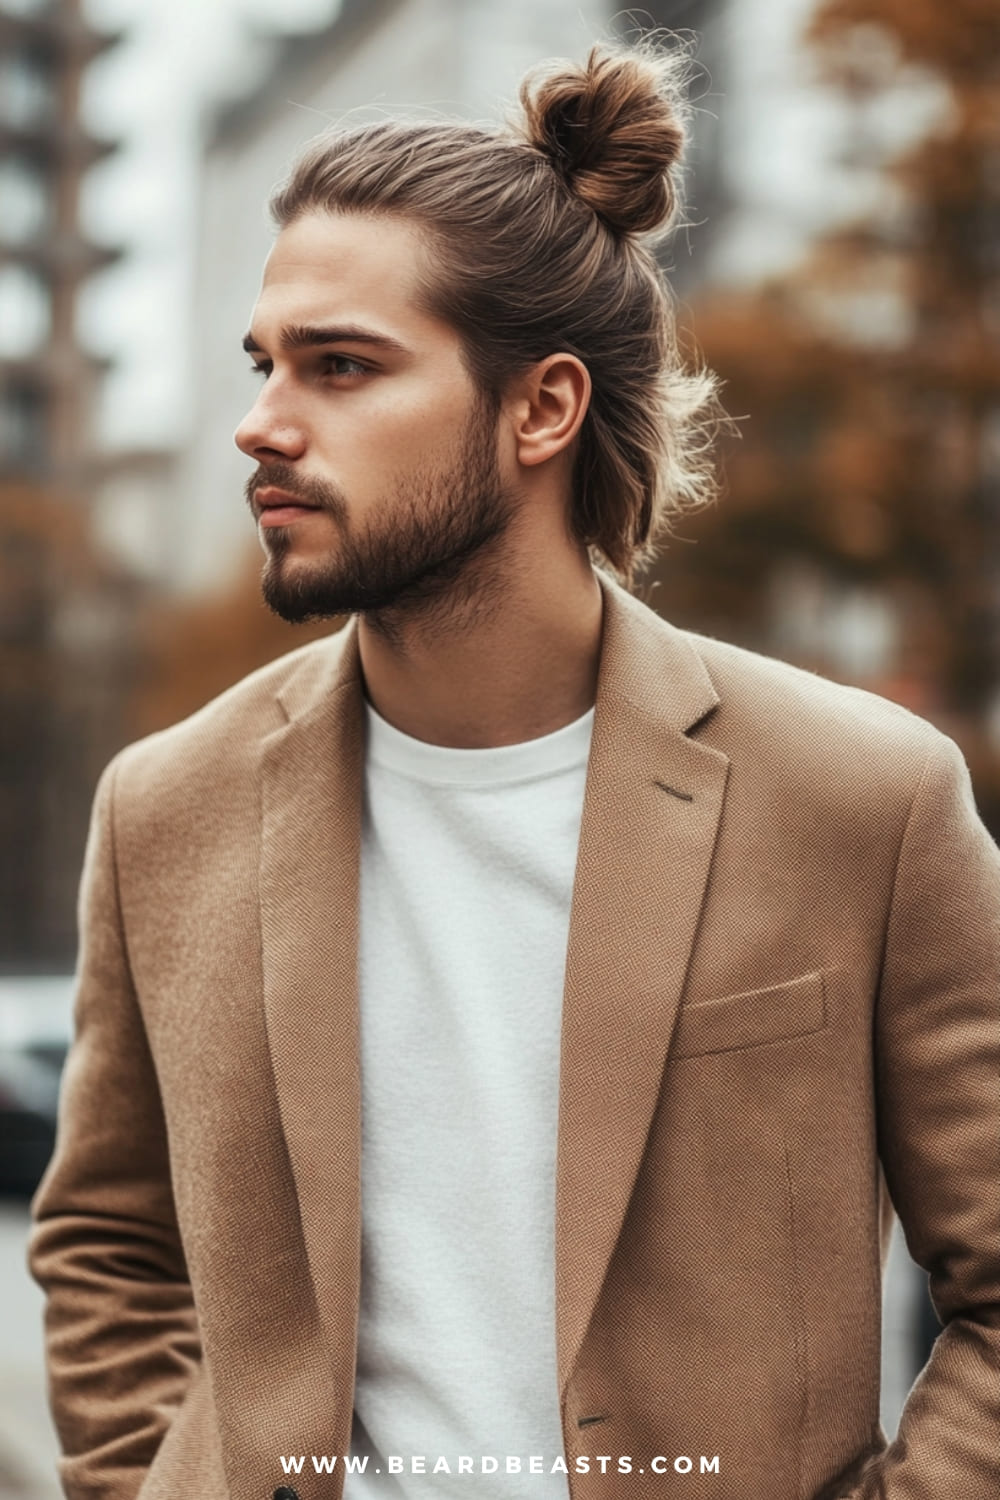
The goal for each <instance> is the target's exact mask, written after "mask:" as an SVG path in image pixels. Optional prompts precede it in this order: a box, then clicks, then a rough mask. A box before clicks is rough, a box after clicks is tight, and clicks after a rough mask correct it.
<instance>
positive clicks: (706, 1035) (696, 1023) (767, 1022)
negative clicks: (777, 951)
mask: <svg viewBox="0 0 1000 1500" xmlns="http://www.w3.org/2000/svg"><path fill="white" fill-rule="evenodd" d="M825 1025H826V995H825V992H824V987H823V972H822V970H821V969H816V970H814V971H813V972H812V973H810V974H800V975H799V976H798V978H796V979H786V980H784V982H783V983H781V984H769V985H767V986H766V987H765V988H764V989H759V990H743V991H741V992H740V993H739V994H738V995H724V996H722V997H721V999H718V1000H698V1001H695V1003H694V1004H693V1005H682V1006H681V1009H680V1014H679V1016H678V1019H677V1025H676V1027H675V1029H674V1036H673V1041H672V1042H671V1044H670V1052H669V1054H668V1055H669V1057H670V1058H671V1059H674V1058H680V1057H702V1056H704V1055H706V1054H707V1053H711V1052H732V1051H735V1050H737V1049H738V1048H742V1047H759V1046H762V1045H763V1044H764V1043H765V1042H781V1041H786V1040H788V1039H789V1038H791V1037H796V1036H806V1035H808V1034H809V1032H811V1031H819V1030H821V1028H822V1027H823V1026H825Z"/></svg>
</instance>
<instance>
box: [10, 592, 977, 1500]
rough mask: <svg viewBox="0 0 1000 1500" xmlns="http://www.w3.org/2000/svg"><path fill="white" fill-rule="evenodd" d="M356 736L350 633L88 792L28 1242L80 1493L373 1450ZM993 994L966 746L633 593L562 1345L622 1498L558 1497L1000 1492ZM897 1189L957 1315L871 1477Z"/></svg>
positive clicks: (820, 1499)
mask: <svg viewBox="0 0 1000 1500" xmlns="http://www.w3.org/2000/svg"><path fill="white" fill-rule="evenodd" d="M362 727H363V700H362V694H361V687H360V677H359V666H358V655H357V640H356V634H355V632H354V630H353V629H351V628H348V629H347V630H346V631H344V632H343V633H341V634H340V635H339V636H337V637H336V638H333V639H331V640H328V641H324V642H320V643H316V644H312V645H309V646H306V647H305V648H303V649H302V650H300V651H298V652H295V653H293V654H292V655H290V656H288V657H286V658H284V659H283V660H281V661H280V662H277V663H275V664H273V665H272V666H269V667H267V668H266V669H264V670H263V671H261V672H259V673H256V674H255V675H254V676H252V677H250V678H248V679H247V680H246V681H245V682H243V683H241V684H240V685H239V686H238V687H236V688H234V689H233V690H232V691H230V692H229V693H227V694H225V695H224V696H223V697H222V698H220V699H218V700H217V701H216V702H214V703H213V704H211V705H209V707H207V708H206V709H205V710H203V711H202V712H201V713H199V714H197V715H195V716H194V717H193V718H192V719H190V720H188V721H186V722H185V723H183V724H181V725H178V726H177V727H176V728H174V729H172V730H169V731H167V732H165V733H163V734H160V735H157V736H154V737H153V738H152V739H149V740H146V741H144V742H142V743H141V744H139V745H136V746H133V747H132V748H130V749H129V750H127V751H125V752H124V753H123V754H122V755H121V756H119V757H118V758H117V760H116V761H115V762H114V763H113V764H112V766H111V768H110V769H109V771H108V772H107V773H106V775H105V777H104V779H103V781H102V783H101V786H100V788H99V792H98V796H97V800H96V804H95V810H94V819H93V824H92V832H91V839H90V844H89V848H88V854H87V860H86V868H85V872H84V882H83V890H82V905H81V917H82V949H81V956H80V975H79V987H78V995H77V1002H76V1021H77V1040H76V1042H75V1044H74V1047H73V1049H72V1052H71V1055H70V1059H69V1063H68V1067H67V1073H66V1079H65V1090H64V1097H63V1106H62V1120H61V1125H60V1131H59V1138H58V1143H57V1148H56V1154H55V1158H54V1160H53V1163H52V1165H51V1167H50V1169H49V1171H48V1173H47V1174H46V1177H45V1180H44V1182H43V1184H42V1187H41V1189H40V1191H39V1194H38V1196H37V1199H36V1203H35V1214H36V1218H37V1224H36V1227H35V1230H34V1235H33V1239H32V1245H31V1251H30V1255H31V1264H32V1268H33V1270H34V1273H35V1275H36V1277H37V1278H38V1280H39V1281H40V1282H41V1284H42V1285H43V1287H44V1288H45V1289H46V1291H47V1293H48V1313H47V1318H48V1349H49V1368H50V1380H51V1387H52V1395H53V1401H54V1408H55V1414H56V1420H57V1423H58V1426H59V1429H60V1432H61V1435H62V1441H63V1445H64V1449H65V1457H64V1459H63V1478H64V1484H65V1487H66V1491H67V1494H68V1495H69V1496H70V1497H71V1500H99V1497H100V1500H133V1497H135V1496H137V1495H140V1494H141V1496H142V1500H168V1497H169V1500H177V1497H178V1496H180V1495H184V1494H187V1493H189V1492H190V1493H196V1494H199V1495H203V1496H211V1497H213V1500H223V1497H231V1500H267V1497H268V1496H270V1494H271V1493H272V1491H273V1490H274V1488H275V1487H276V1486H277V1485H279V1484H281V1483H283V1482H285V1480H284V1475H283V1473H282V1470H281V1465H280V1458H279V1456H280V1455H287V1454H300V1455H307V1457H306V1467H305V1468H304V1470H303V1472H302V1474H301V1476H300V1477H298V1478H296V1479H295V1480H294V1485H295V1488H296V1490H297V1491H298V1493H299V1495H300V1496H301V1497H302V1500H336V1497H337V1496H338V1495H339V1493H340V1486H341V1473H342V1470H341V1466H340V1465H339V1463H338V1464H337V1465H336V1466H335V1468H334V1472H333V1473H332V1474H314V1473H310V1472H309V1468H310V1464H309V1457H308V1456H311V1455H314V1454H315V1455H323V1454H327V1455H332V1454H344V1453H346V1452H347V1451H348V1443H349V1437H350V1424H351V1405H352V1387H353V1376H354V1368H355V1353H356V1332H357V1312H358V1296H359V1265H360V1223H361V1219H360V1203H359V1180H360V1171H359V1162H360V1080H359V1066H358V1003H357V951H358V883H359V875H358V862H359V848H360V809H361V767H362V754H363V733H362ZM998 978H1000V857H998V853H997V850H996V848H995V846H994V844H993V843H992V841H991V840H990V838H989V836H988V835H987V833H986V831H985V830H984V828H983V827H982V825H981V823H980V822H979V820H978V818H977V816H976V813H975V808H974V805H973V800H972V794H971V789H970V785H969V779H968V775H967V773H966V770H965V767H964V765H963V763H962V760H961V756H960V755H959V753H958V752H957V750H956V749H955V747H954V745H952V744H951V742H950V741H948V740H947V739H945V738H944V737H943V736H941V735H940V734H938V733H937V732H936V731H935V730H934V729H932V728H931V727H930V726H929V725H927V724H925V723H923V722H922V721H920V720H919V719H916V718H914V717H913V716H912V715H910V714H908V713H906V712H905V711H903V710H902V709H899V708H896V707H894V706H892V705H890V704H888V703H885V702H883V701H881V700H879V699H877V698H874V697H872V696H870V695H868V694H865V693H862V692H858V691H856V690H852V689H849V688H844V687H840V686H836V685H833V684H831V683H828V682H825V681H823V680H821V679H820V678H817V677H814V676H812V675H810V674H807V673H804V672H799V671H796V670H795V669H793V668H791V667H788V666H786V665H784V664H782V663H778V662H774V661H770V660H767V659H765V658H763V657H760V656H756V655H754V654H753V653H750V652H747V651H742V650H738V649H736V648H734V647H731V646H727V645H723V644H721V643H719V642H716V641H711V640H707V639H703V638H698V637H695V636H692V635H689V634H687V633H685V632H683V631H678V630H676V629H674V628H672V627H671V626H669V625H667V624H665V623H664V622H662V621H661V620H659V619H657V618H656V617H655V616H654V615H653V614H652V613H651V612H650V611H649V610H648V609H646V608H645V607H644V606H643V605H641V604H639V603H637V602H636V601H634V600H631V599H629V598H628V597H627V596H626V595H624V594H623V593H622V592H621V591H620V590H618V589H617V588H615V587H614V586H612V585H605V617H604V633H603V640H602V648H601V661H600V672H599V678H598V689H597V701H596V707H595V717H594V731H593V741H592V747H591V756H590V762H589V766H588V773H587V785H586V792H585V797H584V810H583V821H582V824H581V831H580V844H579V854H578V863H577V870H576V877H575V882H574V889H573V905H572V912H571V919H570V932H569V940H568V951H567V967H566V984H565V989H564V995H563V1027H562V1038H561V1059H560V1084H559V1095H560V1097H559V1136H558V1146H557V1171H556V1245H555V1255H556V1265H555V1272H556V1332H557V1351H558V1371H559V1383H560V1400H561V1414H562V1421H563V1437H564V1443H565V1448H566V1453H567V1457H568V1459H569V1461H570V1465H571V1469H572V1468H573V1467H575V1465H576V1462H577V1459H578V1458H581V1457H586V1456H590V1455H599V1454H612V1455H619V1456H621V1455H628V1456H630V1457H631V1458H632V1460H633V1462H634V1465H635V1470H636V1471H635V1472H633V1473H631V1474H629V1475H624V1476H622V1475H618V1474H616V1473H615V1472H614V1470H613V1468H612V1469H611V1471H610V1472H609V1473H608V1474H607V1475H605V1476H602V1475H601V1473H600V1471H599V1468H598V1466H597V1465H596V1464H591V1466H590V1470H589V1472H588V1473H579V1474H578V1473H573V1472H571V1476H570V1489H571V1494H572V1496H573V1500H592V1497H593V1500H596V1497H598V1496H606V1497H611V1500H631V1497H633V1496H640V1497H641V1496H643V1495H646V1494H648V1495H650V1496H654V1495H655V1496H657V1497H668V1500H673V1497H681V1496H690V1495H691V1494H692V1492H693V1491H695V1490H696V1489H697V1490H699V1492H700V1490H701V1489H702V1488H705V1489H706V1491H707V1489H708V1488H709V1486H710V1488H711V1493H712V1494H713V1496H714V1497H715V1500H829V1497H840V1496H848V1497H850V1500H996V1496H997V1495H998V1494H1000V1444H998V1442H997V1430H998V1423H997V1415H998V1406H1000V1378H998V1371H1000V1326H998V1325H1000V1314H998V1309H1000V1188H998V1183H1000V1086H998V1078H1000V999H998ZM675 1038H677V1041H678V1043H679V1045H678V1047H677V1049H676V1050H675V1048H674V1039H675ZM880 1161H881V1166H882V1169H883V1170H884V1176H885V1180H886V1182H887V1183H888V1187H889V1190H890V1191H891V1193H892V1196H893V1199H894V1201H895V1203H896V1205H897V1208H898V1210H899V1214H900V1218H901V1220H902V1223H903V1226H904V1229H905V1231H906V1235H907V1239H908V1242H909V1245H910V1248H911V1250H912V1252H913V1254H914V1255H915V1256H916V1258H917V1259H918V1260H919V1261H920V1262H921V1263H922V1264H923V1265H924V1266H925V1267H926V1268H927V1270H928V1271H929V1273H930V1276H931V1288H932V1292H933V1295H934V1298H935V1301H936V1305H937V1307H938V1309H939V1312H940V1313H941V1316H942V1318H943V1319H944V1320H945V1323H946V1327H945V1329H944V1332H943V1333H942V1335H941V1337H940V1338H939V1340H938V1342H937V1345H936V1347H935V1351H934V1355H933V1358H932V1360H931V1362H930V1365H929V1367H928V1369H927V1371H926V1372H925V1374H924V1375H923V1376H922V1378H921V1380H920V1381H919V1382H918V1384H917V1386H916V1387H915V1389H914V1391H913V1393H912V1394H911V1397H910V1400H909V1402H908V1404H907V1407H906V1410H905V1411H904V1414H903V1418H902V1421H901V1424H900V1429H899V1435H898V1437H897V1439H896V1441H895V1442H894V1443H893V1444H892V1445H891V1446H890V1447H889V1448H887V1449H886V1448H885V1447H884V1441H883V1439H882V1436H881V1434H880V1432H879V1429H878V1415H877V1414H878V1384H879V1312H880V1304H879V1274H880V1240H879V1229H880V1222H881V1220H882V1214H883V1210H884V1206H885V1205H884V1201H882V1200H881V1198H880V1186H879V1185H880V1175H879V1163H880ZM195 1366H197V1367H196V1368H195ZM650 1455H654V1456H661V1455H662V1456H666V1457H667V1459H668V1460H670V1461H672V1459H673V1457H674V1456H675V1455H676V1456H679V1457H683V1458H693V1461H694V1467H695V1470H697V1468H698V1462H699V1458H700V1457H701V1456H706V1457H712V1456H715V1455H718V1457H719V1472H718V1474H717V1475H712V1476H709V1477H706V1478H705V1479H704V1480H699V1479H698V1478H697V1477H693V1476H692V1475H690V1474H685V1473H682V1472H678V1471H677V1470H676V1469H674V1468H673V1467H672V1462H671V1463H670V1464H668V1467H667V1472H666V1473H664V1474H662V1475H653V1474H651V1473H650V1471H649V1459H650ZM640 1467H642V1468H643V1469H644V1471H645V1472H644V1473H642V1474H640V1473H639V1472H638V1469H639V1468H640ZM473 1493H474V1487H473V1485H472V1483H471V1482H470V1488H469V1494H470V1495H471V1494H473ZM529 1493H530V1491H529Z"/></svg>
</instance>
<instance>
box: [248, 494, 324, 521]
mask: <svg viewBox="0 0 1000 1500" xmlns="http://www.w3.org/2000/svg"><path fill="white" fill-rule="evenodd" d="M254 499H255V500H256V502H257V524H258V525H260V526H288V525H290V524H291V522H293V521H299V520H301V519H302V517H303V516H307V515H309V514H311V513H312V512H313V511H316V510H318V509H319V506H318V505H310V504H309V503H308V502H307V501H303V500H300V499H299V498H298V496H297V495H290V494H288V492H287V491H286V490H279V489H277V488H276V487H275V486H274V485H263V486H262V487H261V488H260V489H259V490H258V491H257V492H256V494H255V496H254Z"/></svg>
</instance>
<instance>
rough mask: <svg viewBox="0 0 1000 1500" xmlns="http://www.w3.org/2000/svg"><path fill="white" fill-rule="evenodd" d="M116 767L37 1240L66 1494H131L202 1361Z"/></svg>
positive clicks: (100, 827) (103, 809)
mask: <svg viewBox="0 0 1000 1500" xmlns="http://www.w3.org/2000/svg"><path fill="white" fill-rule="evenodd" d="M115 764H116V763H115V762H112V764H111V766H110V767H109V768H108V770H107V771H106V772H105V774H104V776H103V777H102V780H101V783H100V785H99V787H98V790H97V795H96V798H95V803H94V812H93V817H92V821H91V828H90V836H89V840H88V844H87V853H86V857H85V861H84V871H83V880H82V885H81V893H80V961H79V969H78V979H77V992H76V1002H75V1036H74V1041H73V1045H72V1047H71V1048H70V1053H69V1057H68V1059H67V1063H66V1069H65V1073H64V1076H63V1084H62V1094H61V1099H60V1111H59V1127H58V1133H57V1141H56V1149H55V1153H54V1156H53V1159H52V1162H51V1163H50V1165H49V1168H48V1171H47V1173H46V1175H45V1177H44V1178H43V1180H42V1183H41V1186H40V1188H39V1190H38V1192H37V1194H36V1196H35V1200H34V1203H33V1206H32V1211H33V1217H34V1227H33V1230H32V1235H31V1240H30V1244H29V1252H28V1258H29V1265H30V1268H31V1271H32V1274H33V1275H34V1277H35V1279H36V1280H37V1281H38V1282H39V1284H40V1285H41V1286H42V1288H43V1290H44V1291H45V1293H46V1295H47V1302H46V1313H45V1327H46V1354H47V1361H48V1372H49V1394H50V1400H51V1404H52V1411H53V1416H54V1419H55V1425H56V1428H57V1431H58V1433H59V1438H60V1441H61V1445H62V1450H63V1457H62V1459H61V1461H60V1473H61V1477H62V1482H63V1487H64V1490H65V1493H66V1495H67V1496H68V1497H69V1500H97V1497H98V1496H100V1497H101V1500H132V1497H133V1496H134V1495H135V1494H136V1492H137V1491H138V1489H139V1487H140V1485H141V1483H142V1480H143V1478H144V1475H145V1472H146V1470H147V1469H148V1467H149V1465H150V1463H151V1461H152V1459H153V1456H154V1454H155V1452H156V1450H157V1448H158V1447H159V1444H160V1442H161V1440H162V1438H163V1436H164V1433H165V1432H166V1429H167V1427H168V1426H169V1424H170V1421H171V1418H172V1416H173V1414H174V1413H175V1411H176V1409H177V1407H178V1406H179V1405H180V1402H181V1401H182V1399H183V1397H184V1394H185V1391H186V1389H187V1388H188V1385H189V1383H190V1380H191V1376H192V1374H193V1371H194V1368H195V1365H196V1363H197V1361H198V1359H199V1357H200V1346H199V1339H198V1328H197V1321H196V1317H195V1310H194V1302H193V1298H192V1293H191V1287H190V1284H189V1281H188V1275H187V1269H186V1266H185V1261H184V1255H183V1252H182V1248H181V1241H180V1235H179V1232H178V1227H177V1220H176V1215H175V1211H174V1202H173V1195H172V1191H171V1184H170V1170H169V1160H168V1150H167V1137H166V1129H165V1125H164V1118H163V1111H162V1108H161V1103H160V1096H159V1090H158V1086H157V1079H156V1073H155V1070H154V1067H153V1063H152V1059H151V1057H150V1052H149V1047H148V1044H147V1040H146V1035H145V1031H144V1029H143V1023H142V1017H141V1014H140V1011H139V1007H138V1005H137V1003H136V995H135V991H134V988H133V984H132V979H131V975H130V972H129V963H128V955H127V951H126V945H125V939H124V935H123V932H122V921H121V911H120V906H119V899H118V889H117V878H116V870H115V852H114V827H113V788H114V776H115Z"/></svg>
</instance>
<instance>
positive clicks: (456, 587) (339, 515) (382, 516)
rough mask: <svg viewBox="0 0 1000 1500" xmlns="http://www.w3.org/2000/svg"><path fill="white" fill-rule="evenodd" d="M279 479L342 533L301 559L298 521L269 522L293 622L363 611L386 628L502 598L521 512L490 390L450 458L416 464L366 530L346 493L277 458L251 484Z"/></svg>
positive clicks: (272, 595) (277, 588) (265, 587)
mask: <svg viewBox="0 0 1000 1500" xmlns="http://www.w3.org/2000/svg"><path fill="white" fill-rule="evenodd" d="M256 482H259V484H266V483H271V484H275V485H277V486H279V488H281V489H287V490H288V491H289V492H291V493H292V494H295V493H298V494H299V495H301V497H302V498H303V499H306V500H308V501H309V502H310V503H312V504H314V505H318V506H320V508H321V509H323V510H324V511H326V512H327V513H328V514H329V515H330V516H331V517H332V518H333V521H334V523H335V524H336V526H337V529H338V532H339V536H338V539H337V541H336V543H335V544H334V545H333V546H332V547H331V549H330V552H329V554H328V555H327V556H326V557H325V558H319V559H310V560H309V561H308V562H302V563H296V562H294V560H293V558H292V556H291V554H292V550H293V533H292V528H291V527H284V526H281V527H269V528H268V529H267V531H266V533H265V546H266V550H267V560H266V562H265V564H264V569H263V572H262V574H261V591H262V594H263V597H264V602H265V604H266V605H267V606H268V608H269V609H270V610H272V611H273V612H274V613H275V614H276V615H279V616H280V618H281V619H283V620H287V621H288V622H289V623H290V624H293V625H300V624H304V623H306V622H307V621H311V620H328V619H332V618H333V617H335V616H338V615H345V614H361V615H364V616H365V617H366V619H367V620H368V621H369V622H370V623H371V624H372V625H373V626H374V627H375V628H376V629H379V630H380V631H382V632H383V633H385V634H387V635H388V634H395V633H396V632H397V630H398V628H399V627H400V626H401V625H402V623H403V622H404V620H406V619H413V618H414V617H415V616H420V617H422V618H424V619H425V620H426V619H427V618H428V617H430V616H437V617H439V618H440V617H442V616H444V615H448V616H450V617H452V618H453V617H454V615H455V613H456V611H457V610H458V609H459V608H462V609H463V610H464V611H465V612H468V610H469V609H470V608H471V609H472V610H473V611H474V612H475V613H476V614H477V615H479V614H480V613H482V612H483V611H484V610H488V609H489V608H490V606H491V604H492V602H494V600H495V599H496V595H497V590H498V584H499V576H498V569H497V568H496V567H495V566H491V564H495V562H496V559H497V554H498V544H499V543H500V541H501V539H502V538H503V536H504V535H505V533H506V532H507V530H508V528H509V526H510V523H511V520H512V518H513V515H514V511H515V498H516V497H515V496H514V495H513V494H512V493H511V492H510V491H509V490H507V489H506V488H505V487H504V485H503V482H502V480H501V477H500V471H499V464H498V462H497V454H496V409H495V407H493V406H492V404H490V403H489V402H487V401H486V399H485V398H483V399H482V400H480V402H479V403H478V404H477V407H476V408H475V410H474V411H473V413H472V416H471V417H470V420H469V423H468V426H467V428H466V432H465V434H464V438H463V440H462V441H461V443H460V445H459V447H458V450H457V452H456V453H455V455H454V457H453V458H452V460H451V462H450V463H444V464H442V466H441V467H440V468H438V469H436V470H433V471H428V472H426V473H421V472H418V471H414V472H413V473H411V474H409V475H407V476H406V478H405V479H404V480H403V481H402V482H401V483H400V484H399V485H398V486H397V487H396V490H395V492H394V494H393V495H392V496H391V497H385V499H384V500H383V501H382V502H380V503H379V504H378V505H377V506H376V508H375V513H374V514H373V515H372V517H371V519H370V520H369V521H368V522H367V523H366V524H365V525H364V526H363V527H362V528H361V529H360V530H358V531H352V530H351V529H350V526H349V524H348V514H349V507H348V502H347V499H346V497H345V496H344V495H343V494H342V493H341V492H340V491H338V490H336V489H335V488H334V487H333V486H330V485H327V484H325V483H322V482H321V481H317V480H310V481H309V482H308V484H305V483H303V482H302V481H301V480H300V479H299V478H298V476H297V475H296V474H295V473H294V470H291V469H289V468H288V467H287V466H285V465H281V464H275V465H271V466H270V467H269V468H268V469H267V471H266V472H263V473H261V474H260V475H259V476H254V479H252V480H251V481H250V483H249V484H248V485H247V498H248V500H252V496H253V492H254V486H255V483H256Z"/></svg>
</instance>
